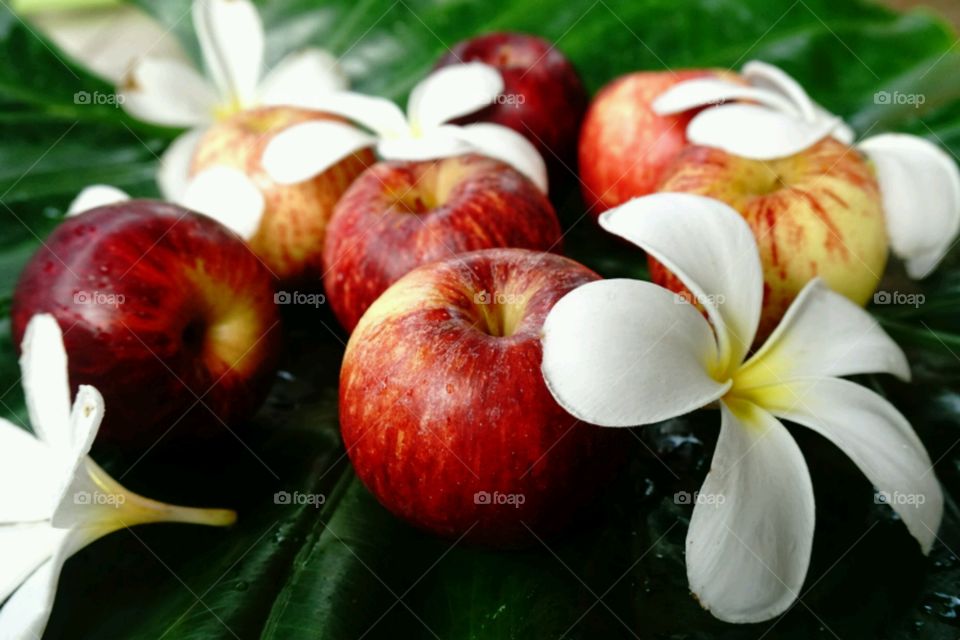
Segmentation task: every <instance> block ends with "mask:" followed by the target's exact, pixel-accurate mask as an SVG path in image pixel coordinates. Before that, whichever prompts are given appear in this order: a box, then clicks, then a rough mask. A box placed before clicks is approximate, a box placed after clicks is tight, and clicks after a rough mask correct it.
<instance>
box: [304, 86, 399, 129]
mask: <svg viewBox="0 0 960 640" xmlns="http://www.w3.org/2000/svg"><path fill="white" fill-rule="evenodd" d="M316 108H317V109H318V110H320V111H325V112H327V113H332V114H334V115H338V116H341V117H343V118H346V119H348V120H351V121H353V122H356V123H357V124H360V125H361V126H363V127H365V128H367V129H370V130H371V131H373V132H375V133H376V134H377V135H379V136H408V135H409V134H410V126H409V124H408V123H407V118H406V116H405V115H403V111H401V110H400V107H398V106H397V105H395V104H394V103H393V102H391V101H389V100H387V99H386V98H378V97H375V96H367V95H364V94H362V93H356V92H353V91H337V92H335V93H330V94H326V95H324V96H323V98H322V99H321V100H320V102H319V104H318V105H317V107H316Z"/></svg>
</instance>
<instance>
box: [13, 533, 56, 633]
mask: <svg viewBox="0 0 960 640" xmlns="http://www.w3.org/2000/svg"><path fill="white" fill-rule="evenodd" d="M66 534H67V531H66V530H64V529H54V528H53V527H52V526H50V523H49V522H29V523H24V524H4V525H3V526H0V564H2V566H3V572H2V573H0V604H2V603H3V601H4V600H6V599H7V598H8V597H10V594H12V593H13V592H14V591H16V590H17V588H19V587H20V585H21V584H23V581H24V580H26V579H27V578H29V577H30V575H31V574H33V572H35V571H36V570H37V569H38V568H39V567H40V566H41V565H42V564H43V563H45V562H47V561H48V560H49V559H50V558H52V557H53V555H54V554H55V553H56V552H57V548H58V546H59V545H60V542H61V541H62V539H63V537H64V536H65V535H66ZM0 616H2V614H0ZM11 637H19V636H8V635H4V633H3V626H2V625H0V638H11Z"/></svg>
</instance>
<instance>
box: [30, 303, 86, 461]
mask: <svg viewBox="0 0 960 640" xmlns="http://www.w3.org/2000/svg"><path fill="white" fill-rule="evenodd" d="M21 351H22V355H21V356H20V369H21V371H22V372H23V392H24V395H25V396H26V401H27V411H28V413H29V414H30V425H31V426H32V427H33V430H34V432H35V433H36V434H37V437H38V438H40V439H41V440H42V441H43V442H45V443H47V444H48V445H50V446H51V447H54V448H55V449H58V450H60V451H69V450H70V449H71V448H72V447H73V442H74V434H73V433H72V432H71V428H72V425H71V424H70V396H71V394H70V382H69V380H68V379H67V352H66V351H65V350H64V348H63V336H62V334H61V332H60V326H59V325H58V324H57V321H56V319H54V317H53V316H52V315H49V314H39V315H35V316H33V317H32V318H31V319H30V322H29V323H27V330H26V332H25V333H24V336H23V343H22V344H21Z"/></svg>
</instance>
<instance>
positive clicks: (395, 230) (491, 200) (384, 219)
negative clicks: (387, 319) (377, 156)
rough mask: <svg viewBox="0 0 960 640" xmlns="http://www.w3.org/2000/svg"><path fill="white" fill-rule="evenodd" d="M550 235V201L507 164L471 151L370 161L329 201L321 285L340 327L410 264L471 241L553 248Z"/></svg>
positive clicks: (473, 244)
mask: <svg viewBox="0 0 960 640" xmlns="http://www.w3.org/2000/svg"><path fill="white" fill-rule="evenodd" d="M560 241H561V231H560V223H559V222H558V221H557V218H556V215H555V214H554V211H553V207H552V206H551V205H550V202H549V201H548V200H547V198H546V197H545V196H544V194H543V193H542V192H541V191H540V190H539V189H538V188H537V187H536V186H535V185H534V184H533V183H532V182H531V181H530V180H529V179H527V178H526V177H525V176H524V175H523V174H521V173H520V172H518V171H517V170H515V169H513V168H512V167H511V166H509V165H507V164H504V163H502V162H499V161H497V160H493V159H491V158H487V157H484V156H478V155H472V154H470V155H464V156H457V157H452V158H445V159H441V160H430V161H424V162H380V163H378V164H376V165H374V166H373V167H371V168H370V169H369V170H368V171H367V172H366V173H364V174H363V175H362V176H360V178H358V179H357V181H356V182H354V183H353V185H352V186H351V187H350V188H349V189H348V190H347V192H346V193H345V194H344V196H343V199H342V200H341V201H340V202H339V203H338V204H337V206H336V210H335V211H334V215H333V218H332V219H331V221H330V226H329V229H328V231H327V242H326V247H325V248H324V251H323V263H324V273H325V276H324V286H325V288H326V292H327V297H328V299H329V301H330V304H331V306H332V307H333V310H334V312H335V313H336V314H337V318H338V319H339V320H340V323H341V324H342V325H343V326H344V327H345V328H346V329H347V330H348V331H350V330H353V328H354V326H356V324H357V322H358V321H359V320H360V316H362V315H363V314H364V312H365V311H366V310H367V308H368V307H369V306H370V305H371V304H373V301H374V300H376V299H377V297H378V296H379V295H380V294H381V293H383V292H384V291H386V289H387V287H389V286H390V285H391V284H392V283H393V282H395V281H396V280H397V279H399V278H400V277H401V276H403V275H404V274H406V273H407V272H408V271H410V270H411V269H413V268H415V267H418V266H420V265H422V264H426V263H428V262H433V261H434V260H439V259H442V258H447V257H449V256H452V255H455V254H458V253H463V252H466V251H473V250H476V249H491V248H499V247H520V248H524V249H537V250H540V251H559V250H560Z"/></svg>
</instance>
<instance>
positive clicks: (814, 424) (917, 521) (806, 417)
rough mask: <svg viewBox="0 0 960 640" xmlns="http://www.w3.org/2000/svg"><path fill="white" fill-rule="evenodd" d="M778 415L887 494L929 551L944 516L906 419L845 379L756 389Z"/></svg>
mask: <svg viewBox="0 0 960 640" xmlns="http://www.w3.org/2000/svg"><path fill="white" fill-rule="evenodd" d="M758 398H760V399H761V400H762V401H763V403H764V405H765V406H766V407H768V408H769V410H770V411H772V412H773V413H774V414H776V415H777V416H779V417H781V418H784V419H786V420H790V421H791V422H796V423H798V424H801V425H803V426H805V427H809V428H810V429H813V430H814V431H816V432H817V433H819V434H820V435H822V436H824V437H825V438H827V439H828V440H830V441H831V442H833V443H834V444H835V445H836V446H837V447H838V448H839V449H840V450H841V451H843V452H844V453H845V454H846V455H847V456H849V457H850V459H851V460H852V461H853V462H854V464H856V465H857V467H858V468H859V469H860V471H862V472H863V474H864V475H865V476H867V479H868V480H870V482H872V483H873V485H874V486H875V487H876V488H877V489H878V490H880V492H881V495H883V496H885V497H889V499H888V500H887V502H888V503H889V504H890V506H891V507H892V508H893V510H894V511H896V512H897V515H899V516H900V518H901V519H902V520H903V522H904V524H906V525H907V529H908V530H909V531H910V533H911V535H913V537H914V538H916V539H917V541H918V542H919V543H920V547H921V549H922V550H923V552H924V553H929V552H930V548H931V546H932V545H933V542H934V540H935V539H936V533H937V529H938V528H939V526H940V520H941V518H942V516H943V493H942V491H941V489H940V485H939V483H938V482H937V478H936V476H935V475H934V473H933V464H932V463H931V462H930V456H928V455H927V451H926V449H925V448H924V446H923V443H922V442H920V439H919V438H918V437H917V434H916V433H915V432H914V431H913V428H912V427H911V426H910V423H909V422H907V419H906V418H904V417H903V415H902V414H901V413H900V412H899V411H897V410H896V408H895V407H894V406H893V405H892V404H890V403H889V402H887V401H886V400H884V399H883V398H881V397H880V396H879V395H877V394H876V393H874V392H873V391H870V390H869V389H867V388H865V387H862V386H860V385H858V384H855V383H853V382H850V381H849V380H840V379H837V378H820V379H812V378H811V379H807V380H796V381H793V382H791V383H789V384H787V385H783V386H781V387H777V388H771V389H765V390H763V391H762V393H760V394H758Z"/></svg>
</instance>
